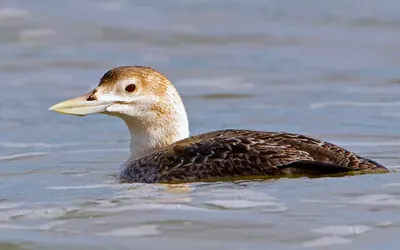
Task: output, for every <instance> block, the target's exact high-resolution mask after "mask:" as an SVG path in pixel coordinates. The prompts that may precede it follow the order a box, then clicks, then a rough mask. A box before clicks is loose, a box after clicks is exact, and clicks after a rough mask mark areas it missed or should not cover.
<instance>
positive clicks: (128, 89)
mask: <svg viewBox="0 0 400 250" xmlns="http://www.w3.org/2000/svg"><path fill="white" fill-rule="evenodd" d="M135 89H136V86H135V84H129V85H128V86H126V87H125V91H127V92H131V93H132V92H133V91H135Z"/></svg>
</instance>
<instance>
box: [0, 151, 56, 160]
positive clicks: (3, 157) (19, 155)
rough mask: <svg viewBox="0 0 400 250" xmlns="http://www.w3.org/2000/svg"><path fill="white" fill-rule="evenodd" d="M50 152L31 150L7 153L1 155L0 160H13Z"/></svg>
mask: <svg viewBox="0 0 400 250" xmlns="http://www.w3.org/2000/svg"><path fill="white" fill-rule="evenodd" d="M48 154H49V152H31V153H26V154H13V155H6V156H0V161H12V160H19V159H25V158H34V157H38V156H44V155H48Z"/></svg>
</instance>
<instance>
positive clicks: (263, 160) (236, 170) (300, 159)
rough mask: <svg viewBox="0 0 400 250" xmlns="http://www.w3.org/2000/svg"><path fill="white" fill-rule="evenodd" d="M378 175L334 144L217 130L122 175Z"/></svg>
mask: <svg viewBox="0 0 400 250" xmlns="http://www.w3.org/2000/svg"><path fill="white" fill-rule="evenodd" d="M352 171H356V172H360V173H380V172H387V171H388V170H387V169H386V168H385V167H383V166H382V165H380V164H378V163H376V162H374V161H372V160H369V159H366V158H363V157H361V156H358V155H357V154H354V153H352V152H349V151H347V150H345V149H343V148H341V147H339V146H337V145H334V144H332V143H328V142H324V141H320V140H316V139H313V138H311V137H307V136H304V135H299V134H290V133H283V132H261V131H252V130H233V129H231V130H220V131H213V132H209V133H205V134H200V135H196V136H192V137H190V138H187V139H184V140H181V141H178V142H175V143H173V144H171V145H169V146H167V147H165V148H163V149H161V150H157V151H155V152H153V153H151V154H149V155H146V156H144V157H141V158H136V159H134V158H131V159H129V160H128V161H127V162H126V163H125V164H124V165H123V168H122V170H121V172H120V179H121V180H122V181H125V182H146V183H153V182H173V181H182V182H187V181H203V180H210V179H218V178H229V177H231V178H237V177H239V178H240V177H251V176H266V177H268V176H270V177H278V176H291V175H327V174H339V173H346V172H352Z"/></svg>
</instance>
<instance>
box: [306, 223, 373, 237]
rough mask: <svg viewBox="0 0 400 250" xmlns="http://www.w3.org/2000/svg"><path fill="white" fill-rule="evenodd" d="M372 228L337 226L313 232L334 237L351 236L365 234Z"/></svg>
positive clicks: (313, 230) (317, 229)
mask: <svg viewBox="0 0 400 250" xmlns="http://www.w3.org/2000/svg"><path fill="white" fill-rule="evenodd" d="M371 229H372V227H369V226H365V225H353V226H347V225H337V226H327V227H322V228H316V229H312V230H311V231H312V232H314V233H320V234H330V235H332V236H349V235H358V234H362V233H365V232H367V231H369V230H371Z"/></svg>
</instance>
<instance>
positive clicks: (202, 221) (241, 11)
mask: <svg viewBox="0 0 400 250" xmlns="http://www.w3.org/2000/svg"><path fill="white" fill-rule="evenodd" d="M399 52H400V2H399V1H396V0H385V1H376V0H337V1H319V0H296V1H289V0H269V1H267V0H249V1H239V0H219V1H213V0H180V1H178V0H170V1H163V0H153V1H145V0H142V1H133V0H101V1H95V0H70V1H53V0H36V1H30V0H18V1H14V0H2V1H0V86H1V89H0V249H8V250H10V249H160V248H171V249H176V250H180V249H191V250H197V249H208V250H211V249H232V250H250V249H257V250H258V249H260V250H261V249H378V248H379V249H380V248H382V249H398V245H399V243H400V238H399V234H400V192H399V188H400V175H399V174H398V173H395V172H394V173H390V174H383V175H364V176H352V177H343V178H320V179H307V178H300V179H279V180H273V181H264V182H251V181H246V182H235V183H233V182H221V183H207V184H202V183H197V184H187V185H178V186H177V185H170V186H165V185H155V184H154V185H141V184H129V185H127V184H119V183H118V181H117V179H116V177H115V173H116V170H117V169H118V167H119V165H120V164H121V163H122V162H123V161H124V160H125V159H126V158H127V157H128V155H129V152H128V140H129V139H128V132H127V129H126V128H125V126H124V124H123V123H122V122H121V121H120V120H118V119H116V118H110V117H107V116H101V115H93V116H87V117H84V118H80V117H73V116H65V115H60V114H57V113H54V112H50V111H48V108H49V107H50V106H51V105H52V104H54V103H56V102H59V101H62V100H64V99H67V98H71V97H74V96H78V95H81V94H84V93H87V92H88V91H89V90H91V89H92V88H93V87H94V86H96V85H97V83H98V80H99V78H100V77H101V75H102V74H103V73H104V72H105V71H107V70H108V69H109V68H112V67H115V66H120V65H149V66H152V67H154V68H156V69H158V70H159V71H161V72H163V73H164V74H165V75H167V76H168V77H169V78H170V80H171V81H172V82H173V83H174V84H175V85H176V87H177V89H178V90H179V92H180V93H181V95H182V97H183V100H184V103H185V105H186V107H187V110H188V113H189V120H190V125H191V133H192V134H197V133H201V132H206V131H210V130H216V129H223V128H249V129H258V130H267V131H288V132H294V133H302V134H307V135H311V136H315V137H318V138H321V139H324V140H327V141H330V142H334V143H337V144H339V145H342V146H344V147H346V148H348V149H350V150H353V151H355V152H357V153H359V154H361V155H364V156H367V157H370V158H372V159H374V160H377V161H379V162H381V163H382V164H384V165H386V166H388V167H390V168H391V169H396V168H397V167H398V166H399V165H400V158H399V157H400V131H399V128H400V124H399V123H400V53H399Z"/></svg>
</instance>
